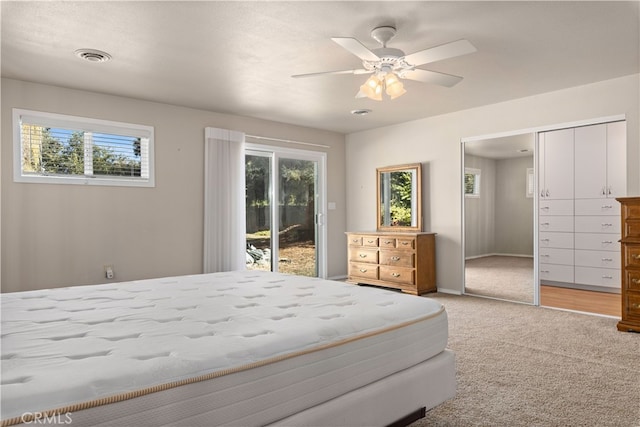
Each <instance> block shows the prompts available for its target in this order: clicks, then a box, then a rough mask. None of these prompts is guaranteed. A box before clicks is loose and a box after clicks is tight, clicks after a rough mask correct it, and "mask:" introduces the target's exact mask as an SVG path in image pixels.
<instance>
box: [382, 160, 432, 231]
mask: <svg viewBox="0 0 640 427" xmlns="http://www.w3.org/2000/svg"><path fill="white" fill-rule="evenodd" d="M376 171H377V185H376V188H377V189H378V194H377V197H376V200H377V210H378V212H377V214H376V217H377V221H378V224H377V229H378V230H379V231H410V230H411V231H421V230H422V198H421V196H422V168H421V165H420V163H414V164H410V165H401V166H388V167H384V168H378V169H376Z"/></svg>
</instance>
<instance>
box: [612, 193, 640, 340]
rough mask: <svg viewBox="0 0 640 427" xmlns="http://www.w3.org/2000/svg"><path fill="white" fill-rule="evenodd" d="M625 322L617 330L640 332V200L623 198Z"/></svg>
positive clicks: (619, 323) (623, 295)
mask: <svg viewBox="0 0 640 427" xmlns="http://www.w3.org/2000/svg"><path fill="white" fill-rule="evenodd" d="M616 200H617V201H619V202H620V204H621V209H620V216H621V217H622V239H621V240H620V243H621V246H622V320H620V322H618V330H620V331H634V332H640V197H621V198H618V199H616Z"/></svg>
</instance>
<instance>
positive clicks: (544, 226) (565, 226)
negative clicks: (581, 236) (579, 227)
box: [538, 216, 573, 233]
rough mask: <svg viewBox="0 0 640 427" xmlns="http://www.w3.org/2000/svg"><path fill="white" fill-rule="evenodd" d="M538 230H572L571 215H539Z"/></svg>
mask: <svg viewBox="0 0 640 427" xmlns="http://www.w3.org/2000/svg"><path fill="white" fill-rule="evenodd" d="M538 226H539V227H538V228H539V230H540V231H562V232H569V233H570V232H572V231H573V217H572V216H541V217H540V221H539V223H538Z"/></svg>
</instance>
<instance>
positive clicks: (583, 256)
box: [575, 249, 621, 269]
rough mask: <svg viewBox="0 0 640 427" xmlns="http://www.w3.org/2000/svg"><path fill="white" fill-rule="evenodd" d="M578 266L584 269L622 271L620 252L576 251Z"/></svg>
mask: <svg viewBox="0 0 640 427" xmlns="http://www.w3.org/2000/svg"><path fill="white" fill-rule="evenodd" d="M575 262H576V265H580V266H583V267H602V268H617V269H620V266H621V262H620V252H613V251H586V250H582V249H576V251H575Z"/></svg>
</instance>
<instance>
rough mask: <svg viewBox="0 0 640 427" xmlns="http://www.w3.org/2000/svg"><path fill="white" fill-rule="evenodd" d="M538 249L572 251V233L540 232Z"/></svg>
mask: <svg viewBox="0 0 640 427" xmlns="http://www.w3.org/2000/svg"><path fill="white" fill-rule="evenodd" d="M539 235H540V248H560V249H573V233H553V232H540V233H539Z"/></svg>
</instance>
